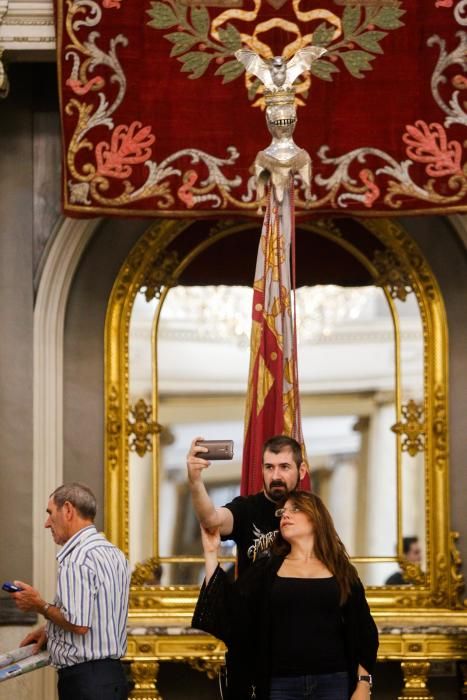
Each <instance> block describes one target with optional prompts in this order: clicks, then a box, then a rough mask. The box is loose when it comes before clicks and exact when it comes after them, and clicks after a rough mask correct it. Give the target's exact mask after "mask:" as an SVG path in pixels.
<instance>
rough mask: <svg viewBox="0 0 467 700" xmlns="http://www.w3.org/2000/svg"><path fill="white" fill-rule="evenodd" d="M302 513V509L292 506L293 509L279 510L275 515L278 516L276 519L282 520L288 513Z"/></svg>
mask: <svg viewBox="0 0 467 700" xmlns="http://www.w3.org/2000/svg"><path fill="white" fill-rule="evenodd" d="M300 512H301V508H299V507H298V506H292V507H291V508H278V509H277V510H276V512H275V513H274V515H275V516H276V518H282V516H283V515H285V514H286V513H300Z"/></svg>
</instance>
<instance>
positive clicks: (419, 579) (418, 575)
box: [399, 558, 426, 586]
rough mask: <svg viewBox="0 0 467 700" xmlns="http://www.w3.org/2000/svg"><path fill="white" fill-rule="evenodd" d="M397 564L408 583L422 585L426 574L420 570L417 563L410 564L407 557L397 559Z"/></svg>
mask: <svg viewBox="0 0 467 700" xmlns="http://www.w3.org/2000/svg"><path fill="white" fill-rule="evenodd" d="M399 566H400V568H401V569H402V575H403V577H404V579H405V580H406V581H408V582H409V583H413V584H416V585H418V586H420V585H423V584H424V583H425V581H426V574H425V573H424V572H423V571H422V570H421V568H420V566H419V565H418V564H411V563H410V562H409V561H407V559H403V558H401V559H399Z"/></svg>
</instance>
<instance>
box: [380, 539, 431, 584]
mask: <svg viewBox="0 0 467 700" xmlns="http://www.w3.org/2000/svg"><path fill="white" fill-rule="evenodd" d="M402 551H403V553H404V557H405V559H406V560H407V561H408V562H409V563H410V564H416V565H418V566H419V565H420V563H421V561H422V549H421V547H420V543H419V541H418V537H403V538H402ZM409 583H410V581H407V580H406V579H405V578H404V573H403V572H402V571H401V570H399V571H395V572H394V573H393V574H391V576H389V577H388V578H387V579H386V581H385V582H384V585H385V586H401V585H407V584H409Z"/></svg>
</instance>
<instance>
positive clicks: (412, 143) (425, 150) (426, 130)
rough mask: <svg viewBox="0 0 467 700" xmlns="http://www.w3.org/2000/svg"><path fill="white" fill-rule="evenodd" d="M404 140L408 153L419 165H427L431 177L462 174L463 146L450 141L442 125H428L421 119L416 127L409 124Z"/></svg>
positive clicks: (426, 170) (457, 142)
mask: <svg viewBox="0 0 467 700" xmlns="http://www.w3.org/2000/svg"><path fill="white" fill-rule="evenodd" d="M405 128H406V129H407V131H406V133H405V134H404V135H403V136H402V140H403V141H404V143H405V144H407V146H408V148H407V149H406V153H407V155H408V156H409V158H411V159H412V160H414V161H416V162H418V163H427V166H426V168H425V172H426V174H427V175H430V176H431V177H443V175H456V174H458V173H461V172H462V170H461V157H462V146H461V144H460V143H459V141H448V139H447V136H446V131H445V130H444V128H443V127H442V126H441V124H436V123H433V124H430V125H429V126H428V124H427V123H426V122H424V121H422V120H421V119H419V120H418V121H416V122H415V126H412V125H411V124H408V125H407V126H406V127H405Z"/></svg>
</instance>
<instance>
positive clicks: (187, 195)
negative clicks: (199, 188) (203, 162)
mask: <svg viewBox="0 0 467 700" xmlns="http://www.w3.org/2000/svg"><path fill="white" fill-rule="evenodd" d="M197 179H198V175H197V173H196V172H195V171H194V170H187V172H186V173H185V174H184V175H183V185H181V187H179V188H178V190H177V194H178V197H179V199H181V200H182V202H183V203H184V204H185V205H186V206H187V207H188V209H191V208H192V207H194V205H195V200H194V197H193V192H192V190H191V188H192V187H193V185H194V184H195V182H196V180H197Z"/></svg>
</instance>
